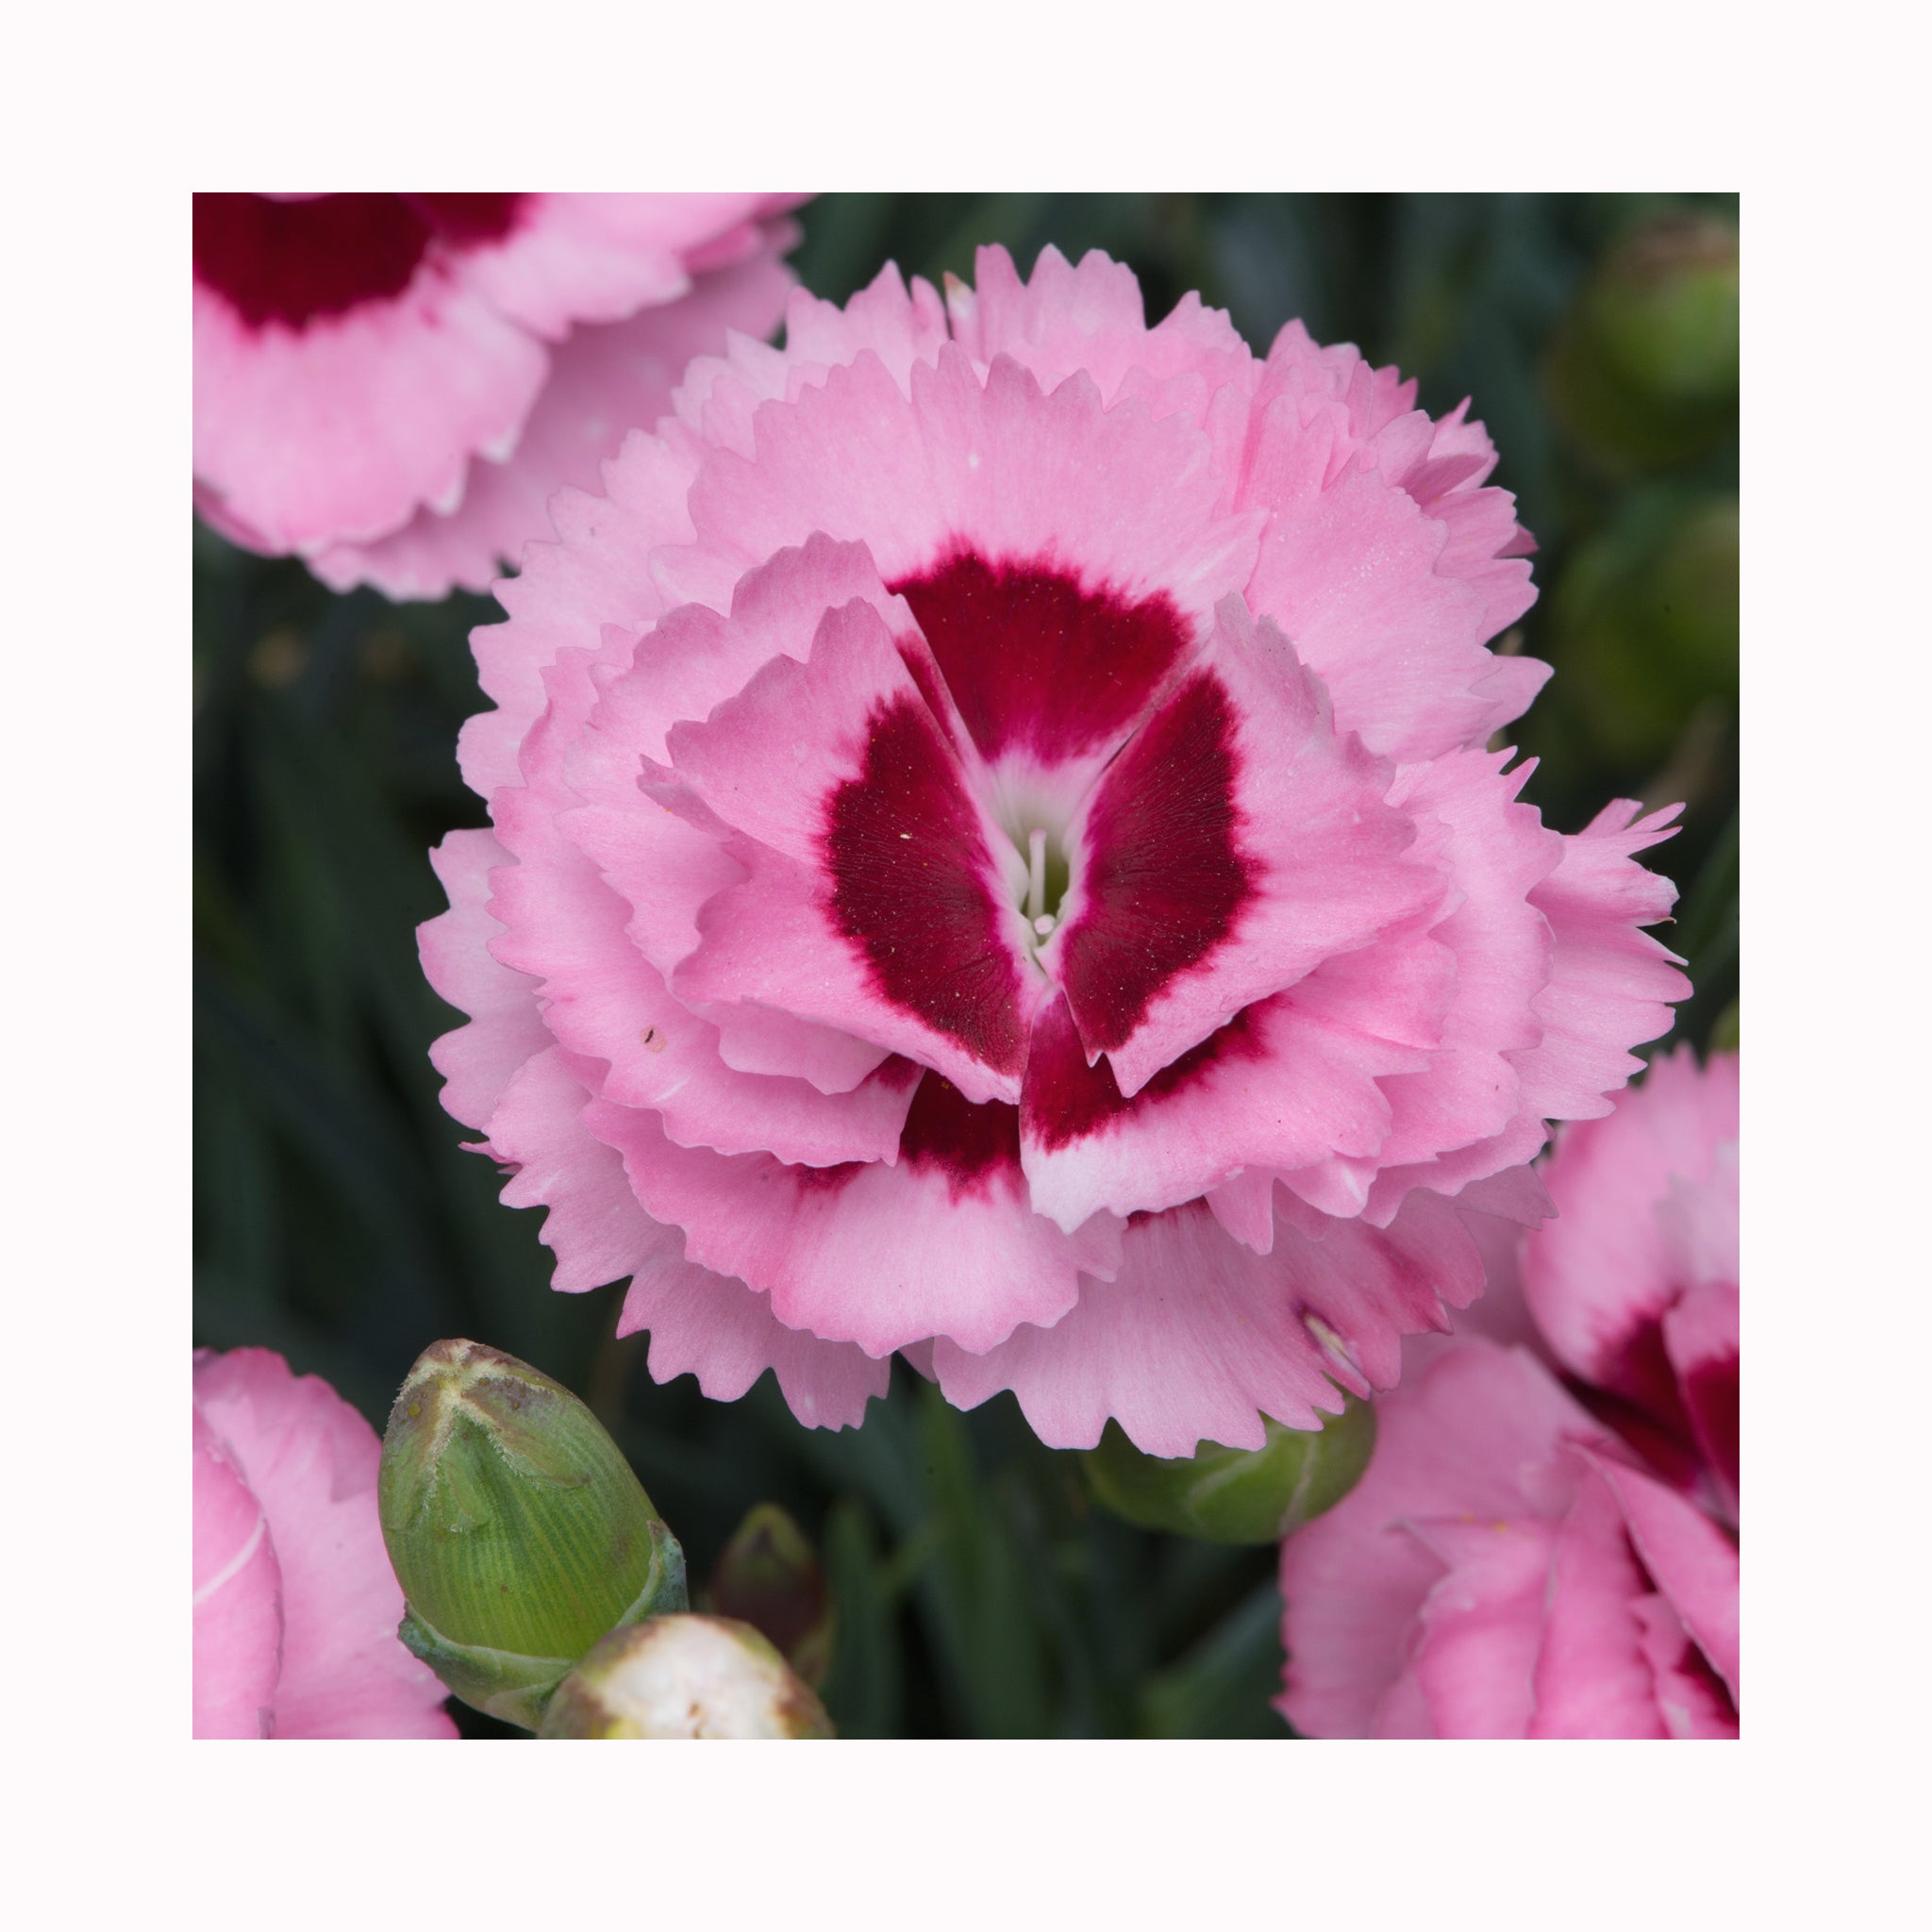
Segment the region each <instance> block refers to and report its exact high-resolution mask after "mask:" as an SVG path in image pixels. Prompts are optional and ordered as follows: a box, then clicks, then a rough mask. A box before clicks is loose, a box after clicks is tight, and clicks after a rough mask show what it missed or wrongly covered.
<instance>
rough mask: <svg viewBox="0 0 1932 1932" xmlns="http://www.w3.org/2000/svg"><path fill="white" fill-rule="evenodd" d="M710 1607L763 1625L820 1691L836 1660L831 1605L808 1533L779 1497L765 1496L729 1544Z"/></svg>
mask: <svg viewBox="0 0 1932 1932" xmlns="http://www.w3.org/2000/svg"><path fill="white" fill-rule="evenodd" d="M705 1608H706V1609H708V1610H715V1611H716V1612H717V1613H718V1614H719V1615H720V1616H721V1617H736V1618H737V1619H739V1620H740V1622H741V1623H745V1624H751V1625H752V1626H753V1627H754V1628H755V1629H758V1630H760V1631H762V1632H763V1633H764V1634H765V1635H766V1636H767V1637H769V1638H770V1639H771V1640H772V1641H773V1642H774V1644H776V1645H777V1647H778V1649H779V1651H780V1653H781V1654H782V1655H783V1656H784V1657H785V1658H786V1660H787V1661H788V1662H789V1663H790V1664H791V1668H792V1669H793V1670H794V1671H796V1672H797V1673H798V1674H799V1675H800V1676H801V1677H803V1678H804V1679H805V1681H806V1682H807V1683H808V1684H809V1685H811V1686H812V1688H813V1689H814V1690H816V1689H817V1688H818V1687H819V1686H820V1685H822V1684H823V1683H824V1681H825V1672H826V1671H827V1669H829V1668H830V1665H831V1661H832V1625H833V1617H832V1604H831V1599H830V1598H829V1596H827V1594H826V1592H825V1573H824V1570H823V1569H822V1568H820V1565H819V1559H818V1553H817V1552H816V1551H815V1550H814V1549H813V1548H812V1546H811V1544H810V1543H809V1542H808V1541H806V1538H805V1532H804V1531H803V1530H801V1529H800V1528H799V1526H798V1525H797V1524H795V1523H793V1522H792V1520H791V1517H789V1516H788V1515H786V1513H785V1512H784V1510H782V1509H781V1508H779V1507H778V1506H777V1504H775V1503H759V1504H758V1505H756V1506H755V1507H753V1508H752V1509H751V1510H750V1511H749V1513H748V1514H747V1515H746V1517H745V1519H744V1521H743V1522H742V1523H741V1524H739V1525H738V1529H737V1532H736V1534H735V1535H733V1537H732V1539H731V1541H729V1542H728V1543H726V1544H725V1545H724V1554H723V1555H722V1556H720V1557H719V1558H718V1563H717V1567H716V1568H715V1569H714V1570H713V1571H712V1572H711V1581H710V1585H709V1587H708V1589H707V1591H705Z"/></svg>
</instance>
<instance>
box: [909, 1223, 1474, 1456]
mask: <svg viewBox="0 0 1932 1932" xmlns="http://www.w3.org/2000/svg"><path fill="white" fill-rule="evenodd" d="M1439 1205H1440V1204H1439ZM1481 1286H1482V1276H1481V1273H1480V1264H1479V1262H1478V1260H1477V1258H1476V1255H1475V1250H1474V1244H1473V1243H1472V1242H1471V1241H1470V1240H1469V1237H1468V1234H1467V1232H1466V1230H1465V1229H1463V1227H1462V1226H1461V1224H1460V1223H1459V1222H1457V1220H1456V1218H1455V1214H1454V1210H1453V1209H1449V1208H1442V1209H1441V1213H1440V1214H1439V1213H1437V1212H1435V1211H1433V1210H1432V1209H1431V1208H1430V1207H1429V1206H1428V1205H1427V1204H1425V1203H1420V1202H1419V1203H1418V1205H1417V1207H1416V1208H1414V1209H1413V1210H1411V1211H1410V1212H1408V1213H1407V1214H1406V1215H1405V1216H1403V1217H1400V1218H1398V1221H1397V1223H1396V1224H1395V1225H1394V1226H1392V1227H1391V1228H1390V1229H1388V1230H1387V1231H1386V1232H1378V1231H1374V1230H1369V1229H1363V1228H1360V1227H1356V1226H1340V1227H1336V1228H1334V1229H1333V1230H1332V1231H1331V1232H1330V1233H1329V1234H1328V1236H1327V1238H1326V1239H1325V1240H1324V1241H1309V1240H1308V1239H1307V1238H1306V1237H1305V1236H1303V1235H1302V1234H1300V1233H1299V1232H1298V1231H1297V1230H1295V1229H1293V1228H1290V1227H1287V1226H1282V1227H1280V1228H1278V1229H1277V1232H1276V1239H1275V1241H1274V1248H1273V1252H1272V1253H1270V1254H1269V1255H1266V1256H1261V1255H1257V1254H1255V1253H1254V1252H1253V1251H1252V1250H1251V1249H1249V1248H1247V1247H1245V1246H1243V1245H1241V1243H1240V1242H1239V1241H1235V1240H1234V1239H1233V1238H1232V1237H1231V1236H1229V1235H1228V1234H1227V1233H1226V1232H1225V1231H1224V1229H1223V1228H1222V1226H1221V1225H1220V1224H1219V1223H1218V1222H1217V1221H1216V1220H1215V1218H1214V1216H1213V1215H1212V1214H1210V1213H1209V1212H1208V1209H1207V1208H1205V1207H1203V1206H1201V1205H1200V1204H1198V1203H1193V1204H1190V1205H1189V1206H1187V1207H1185V1208H1174V1209H1173V1210H1171V1211H1170V1212H1168V1213H1166V1214H1159V1215H1153V1216H1149V1217H1147V1218H1145V1219H1141V1220H1136V1221H1135V1222H1133V1223H1132V1224H1130V1225H1129V1226H1128V1228H1127V1230H1126V1234H1125V1236H1124V1240H1123V1241H1122V1246H1121V1262H1120V1272H1119V1274H1118V1275H1117V1276H1116V1277H1115V1278H1114V1279H1113V1280H1112V1281H1111V1282H1102V1283H1092V1284H1089V1285H1086V1286H1084V1287H1083V1288H1082V1290H1081V1294H1080V1300H1079V1303H1078V1305H1077V1307H1074V1308H1072V1309H1071V1310H1069V1311H1068V1312H1067V1313H1066V1314H1064V1315H1062V1316H1061V1317H1060V1318H1059V1320H1058V1322H1057V1323H1056V1324H1054V1325H1053V1326H1052V1327H1050V1328H1041V1327H1039V1326H1027V1327H1023V1328H1019V1329H1017V1330H1015V1331H1014V1333H1013V1335H1012V1337H1011V1339H1010V1340H1009V1341H1006V1342H1004V1343H1002V1344H1001V1345H1000V1346H999V1347H997V1348H992V1349H989V1350H988V1351H986V1352H985V1353H983V1354H974V1353H970V1352H968V1351H967V1350H965V1349H963V1348H961V1347H959V1346H958V1344H956V1343H955V1342H953V1341H947V1340H943V1339H942V1340H941V1341H939V1342H938V1344H937V1345H936V1346H935V1348H934V1350H933V1366H934V1369H935V1371H936V1373H937V1374H938V1375H939V1378H940V1386H941V1388H942V1389H943V1390H944V1391H945V1394H946V1398H947V1400H948V1401H950V1402H954V1403H957V1404H958V1406H959V1407H961V1408H973V1407H976V1406H977V1405H978V1404H980V1403H982V1402H984V1401H985V1400H986V1399H987V1398H988V1397H989V1396H991V1395H994V1394H997V1393H998V1391H1000V1390H1002V1389H1011V1390H1012V1391H1013V1392H1014V1393H1015V1395H1017V1396H1018V1398H1019V1401H1020V1407H1021V1408H1022V1409H1023V1410H1024V1412H1025V1415H1026V1420H1027V1421H1028V1422H1029V1423H1031V1424H1032V1425H1033V1428H1034V1431H1035V1433H1036V1434H1037V1435H1038V1436H1039V1437H1040V1439H1041V1441H1043V1442H1045V1443H1046V1444H1047V1445H1048V1446H1049V1447H1051V1448H1056V1449H1091V1448H1092V1447H1093V1445H1094V1444H1095V1443H1096V1442H1097V1441H1099V1440H1100V1432H1101V1429H1102V1428H1103V1426H1104V1425H1105V1424H1106V1423H1107V1420H1108V1417H1109V1416H1112V1417H1113V1418H1115V1419H1116V1420H1117V1421H1118V1422H1119V1423H1120V1425H1121V1426H1122V1428H1123V1429H1124V1430H1125V1431H1126V1433H1127V1434H1128V1436H1129V1437H1130V1438H1132V1440H1133V1441H1134V1442H1135V1443H1136V1444H1137V1445H1138V1446H1139V1447H1140V1448H1141V1449H1143V1450H1145V1451H1146V1453H1147V1454H1148V1455H1150V1456H1191V1455H1193V1454H1194V1453H1195V1451H1196V1450H1197V1449H1198V1447H1199V1446H1200V1444H1201V1442H1202V1441H1214V1442H1223V1443H1226V1444H1227V1445H1228V1446H1230V1447H1232V1448H1239V1449H1258V1448H1259V1447H1260V1446H1261V1444H1262V1442H1263V1441H1264V1440H1265V1435H1264V1431H1263V1428H1262V1418H1263V1417H1264V1416H1272V1417H1273V1418H1274V1420H1276V1421H1277V1422H1282V1423H1286V1424H1288V1425H1289V1426H1290V1427H1291V1428H1304V1429H1307V1428H1318V1427H1320V1426H1321V1422H1322V1413H1323V1412H1324V1411H1326V1412H1328V1413H1334V1412H1335V1411H1337V1410H1339V1409H1340V1408H1341V1393H1340V1391H1339V1390H1338V1387H1337V1384H1341V1386H1342V1387H1346V1388H1352V1389H1356V1390H1358V1391H1362V1392H1366V1391H1367V1389H1368V1388H1369V1386H1370V1385H1371V1384H1372V1383H1373V1384H1375V1385H1379V1386H1386V1385H1387V1384H1389V1383H1390V1382H1392V1381H1393V1380H1394V1378H1395V1375H1396V1373H1397V1369H1398V1367H1399V1363H1400V1354H1401V1338H1402V1336H1403V1334H1404V1333H1405V1332H1408V1331H1411V1330H1414V1329H1417V1328H1422V1327H1426V1326H1430V1325H1435V1326H1441V1325H1444V1324H1445V1320H1446V1318H1445V1317H1444V1315H1443V1313H1442V1303H1443V1301H1445V1300H1446V1301H1449V1302H1451V1303H1452V1304H1454V1305H1457V1306H1459V1305H1461V1304H1462V1303H1465V1302H1467V1301H1469V1300H1470V1299H1471V1298H1472V1297H1473V1296H1474V1294H1475V1293H1476V1291H1478V1290H1479V1289H1480V1287H1481Z"/></svg>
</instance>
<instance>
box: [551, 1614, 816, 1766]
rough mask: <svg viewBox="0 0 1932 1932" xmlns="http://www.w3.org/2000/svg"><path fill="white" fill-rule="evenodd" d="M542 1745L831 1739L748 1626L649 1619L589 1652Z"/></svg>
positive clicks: (807, 1695)
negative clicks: (582, 1741) (561, 1741)
mask: <svg viewBox="0 0 1932 1932" xmlns="http://www.w3.org/2000/svg"><path fill="white" fill-rule="evenodd" d="M537 1735H538V1736H539V1737H540V1738H829V1737H831V1736H833V1730H832V1721H831V1719H830V1718H828V1717H827V1716H826V1715H825V1707H824V1705H823V1704H821V1703H820V1702H819V1700H818V1698H817V1696H816V1694H815V1693H814V1692H813V1691H812V1690H811V1688H810V1687H809V1686H808V1684H807V1683H806V1682H805V1681H804V1680H803V1679H802V1678H801V1677H799V1676H798V1674H796V1673H795V1672H794V1671H793V1670H792V1669H791V1666H790V1665H789V1664H788V1663H787V1662H786V1661H785V1659H784V1658H783V1657H780V1656H779V1655H778V1653H777V1651H776V1650H774V1648H773V1646H772V1645H771V1644H770V1643H769V1642H768V1641H766V1640H765V1639H764V1638H762V1637H760V1636H759V1635H758V1632H757V1631H756V1630H754V1629H753V1628H752V1627H751V1625H750V1624H741V1623H739V1622H738V1621H737V1620H736V1619H735V1618H732V1617H700V1616H691V1615H686V1616H681V1617H653V1618H651V1619H650V1621H649V1622H648V1623H644V1624H633V1625H632V1626H631V1627H630V1628H629V1629H625V1630H613V1631H612V1632H611V1633H610V1635H609V1636H608V1637H607V1638H605V1639H604V1640H603V1641H602V1642H601V1643H596V1644H593V1645H592V1646H591V1650H590V1652H589V1654H588V1655H587V1656H586V1657H585V1658H584V1660H583V1661H582V1662H581V1663H580V1664H578V1666H577V1667H576V1669H575V1670H574V1671H573V1672H572V1673H571V1674H570V1675H569V1676H567V1677H566V1678H565V1679H564V1680H563V1682H562V1683H561V1684H559V1685H558V1687H557V1694H556V1695H555V1696H554V1697H553V1698H552V1699H551V1700H550V1707H549V1709H548V1710H546V1711H545V1712H544V1713H543V1723H542V1725H541V1728H540V1729H539V1730H538V1733H537Z"/></svg>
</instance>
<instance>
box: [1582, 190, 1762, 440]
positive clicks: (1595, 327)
mask: <svg viewBox="0 0 1932 1932" xmlns="http://www.w3.org/2000/svg"><path fill="white" fill-rule="evenodd" d="M1546 374H1547V377H1548V382H1549V389H1550V401H1551V404H1552V407H1553V408H1555V409H1556V411H1557V416H1558V417H1559V418H1560V419H1561V420H1562V422H1563V423H1564V425H1565V426H1566V427H1567V428H1568V429H1569V430H1570V432H1571V434H1572V435H1573V436H1574V438H1575V439H1576V441H1578V442H1579V443H1580V444H1582V446H1583V447H1584V448H1585V449H1586V450H1588V451H1589V452H1590V453H1591V454H1592V455H1594V456H1596V457H1598V458H1601V459H1603V460H1604V461H1605V462H1607V463H1608V464H1609V465H1611V466H1612V467H1619V468H1621V467H1628V466H1631V465H1635V466H1637V467H1640V468H1641V467H1646V466H1649V465H1652V464H1658V463H1670V462H1675V461H1677V460H1679V459H1680V458H1684V457H1688V456H1693V455H1695V454H1696V453H1697V452H1698V451H1700V450H1703V449H1706V448H1708V447H1709V446H1710V445H1712V444H1713V443H1715V442H1716V441H1718V440H1719V439H1720V438H1721V437H1723V436H1724V435H1725V434H1727V433H1728V431H1729V429H1730V426H1731V425H1732V424H1733V423H1734V422H1735V421H1736V417H1737V408H1738V231H1737V229H1736V228H1735V227H1733V226H1732V225H1730V224H1729V223H1728V222H1725V221H1722V220H1719V219H1716V218H1714V217H1711V216H1708V215H1673V216H1667V217H1665V218H1664V219H1662V220H1660V221H1656V222H1652V223H1650V224H1648V225H1645V226H1644V227H1641V228H1640V229H1638V230H1637V231H1636V232H1635V233H1634V234H1631V235H1629V236H1626V237H1625V238H1624V241H1622V242H1619V243H1618V244H1617V245H1616V246H1615V247H1613V248H1612V249H1611V250H1610V251H1609V252H1608V254H1607V255H1606V256H1605V258H1603V260H1602V261H1601V262H1600V263H1599V264H1598V266H1597V268H1596V270H1595V272H1594V273H1593V274H1592V275H1591V277H1590V279H1589V280H1588V281H1587V282H1586V283H1585V285H1584V287H1583V289H1582V291H1580V292H1579V294H1578V296H1577V299H1576V302H1575V304H1574V307H1573V308H1571V310H1570V312H1569V313H1568V314H1567V315H1566V316H1565V317H1564V319H1563V322H1562V323H1561V325H1559V326H1558V328H1557V334H1556V337H1555V340H1554V341H1553V342H1552V343H1551V348H1550V358H1549V363H1548V368H1547V371H1546Z"/></svg>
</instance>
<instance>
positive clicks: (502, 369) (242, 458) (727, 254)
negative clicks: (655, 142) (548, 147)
mask: <svg viewBox="0 0 1932 1932" xmlns="http://www.w3.org/2000/svg"><path fill="white" fill-rule="evenodd" d="M796 199H798V197H796V196H789V195H758V194H322V195H281V196H275V195H259V194H198V195H196V196H195V197H194V495H195V503H196V506H197V507H198V508H200V510H201V511H202V513H203V515H205V516H206V517H207V518H208V521H209V522H210V523H212V524H213V525H215V527H216V528H217V529H219V530H221V531H222V532H223V533H224V534H225V535H226V536H228V537H231V538H233V539H234V541H236V542H238V543H242V544H245V545H246V546H247V547H248V548H249V549H251V550H261V551H267V552H270V553H280V552H286V551H293V552H295V553H296V554H297V555H299V556H301V557H303V558H306V559H307V560H308V563H309V565H310V567H311V568H312V569H313V570H314V571H315V573H316V575H318V576H320V577H321V578H322V579H323V580H324V582H325V583H327V584H329V585H331V586H333V587H334V588H335V589H337V590H347V589H349V588H350V587H352V586H353V585H356V584H358V583H365V582H366V583H372V584H375V585H376V586H377V587H378V588H379V589H381V590H382V591H385V592H387V593H388V594H389V595H390V596H392V597H440V596H442V595H444V594H445V593H446V592H447V591H449V589H450V588H451V586H452V585H454V584H462V585H465V586H467V587H468V588H470V589H472V590H477V591H480V590H483V589H485V588H486V587H487V586H488V584H489V582H490V580H491V577H492V576H493V575H495V574H496V567H497V563H498V561H499V559H501V560H505V561H509V562H514V561H515V560H516V559H517V558H518V557H519V556H520V555H521V553H522V550H523V546H524V543H525V541H526V540H527V539H529V538H531V537H533V536H538V535H547V534H548V529H549V526H548V525H547V523H546V522H545V519H544V513H543V506H544V504H545V502H546V501H547V500H548V498H549V497H550V495H551V493H552V491H556V490H557V489H558V488H559V487H560V486H562V485H564V484H574V485H578V486H586V487H589V486H594V485H595V483H596V480H597V472H598V465H599V463H600V462H601V461H602V460H603V458H606V457H608V456H609V455H611V454H612V453H613V452H614V451H615V450H616V448H617V445H618V443H619V441H620V440H621V439H622V437H623V435H624V432H625V430H626V429H627V428H629V427H630V426H631V425H633V424H637V423H649V422H653V421H655V420H656V418H657V417H658V415H660V414H661V413H662V412H663V411H664V409H666V408H668V407H669V404H670V395H671V390H672V387H673V385H674V384H675V382H676V380H677V378H678V376H679V375H680V374H681V373H682V372H683V369H684V366H685V364H686V363H687V362H689V361H690V360H691V358H692V357H693V356H695V355H698V354H700V353H704V352H716V351H720V350H722V349H723V348H724V345H725V341H726V336H725V331H726V330H727V329H742V330H744V331H746V332H747V333H749V334H751V335H755V336H765V335H769V334H770V333H771V331H772V329H773V327H774V325H775V324H776V322H777V320H778V315H779V311H780V309H781V308H782V307H783V306H784V301H785V291H786V290H787V289H788V288H789V287H790V286H791V276H790V275H788V274H787V273H786V271H785V270H784V268H783V267H782V266H780V264H779V261H778V255H779V253H780V251H781V250H782V249H783V248H785V247H787V246H789V245H790V243H791V239H792V231H791V227H790V225H788V224H785V223H782V222H776V221H774V220H772V219H771V217H772V216H773V215H774V213H775V212H776V211H777V210H778V209H780V208H785V207H788V206H790V205H791V203H792V202H793V201H795V200H796Z"/></svg>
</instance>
